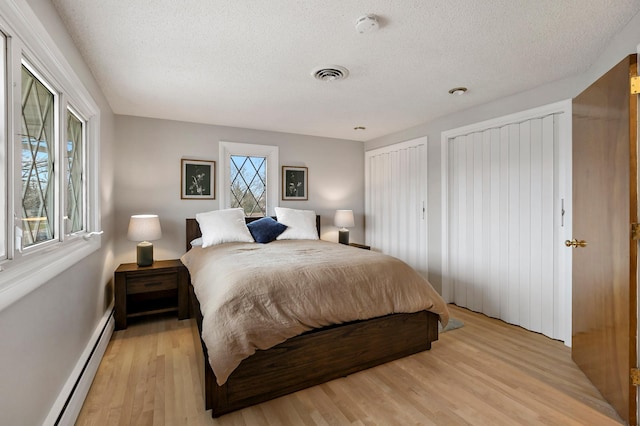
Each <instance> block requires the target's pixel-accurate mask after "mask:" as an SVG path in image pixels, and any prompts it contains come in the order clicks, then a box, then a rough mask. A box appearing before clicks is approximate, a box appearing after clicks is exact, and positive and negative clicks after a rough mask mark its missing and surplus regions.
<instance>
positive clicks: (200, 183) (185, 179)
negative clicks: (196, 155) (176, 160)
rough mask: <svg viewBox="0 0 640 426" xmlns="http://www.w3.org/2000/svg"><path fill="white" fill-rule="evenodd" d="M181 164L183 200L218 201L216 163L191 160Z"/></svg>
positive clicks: (181, 193) (181, 192)
mask: <svg viewBox="0 0 640 426" xmlns="http://www.w3.org/2000/svg"><path fill="white" fill-rule="evenodd" d="M180 164H181V170H182V173H181V178H180V198H182V199H183V200H215V199H216V162H215V161H206V160H189V159H186V158H183V159H182V160H181V161H180Z"/></svg>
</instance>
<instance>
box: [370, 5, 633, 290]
mask: <svg viewBox="0 0 640 426" xmlns="http://www.w3.org/2000/svg"><path fill="white" fill-rule="evenodd" d="M639 42H640V14H637V15H636V16H635V17H633V19H631V21H630V22H629V24H627V26H626V27H625V28H624V29H623V30H622V31H621V32H620V33H618V35H617V36H615V37H614V38H613V39H612V40H611V42H610V44H609V45H608V46H607V48H606V49H605V50H604V51H603V52H602V54H601V55H600V57H599V58H598V60H597V61H596V62H595V63H594V64H593V65H592V66H591V68H590V69H588V70H587V71H585V72H584V73H582V74H579V75H576V76H574V77H571V78H567V79H564V80H559V81H555V82H552V83H549V84H546V85H544V86H540V87H537V88H534V89H532V90H529V91H526V92H522V93H518V94H515V95H513V96H510V97H507V98H502V99H497V100H495V101H493V102H490V103H487V104H484V105H480V106H478V107H474V108H470V109H468V110H466V111H462V112H459V113H456V114H451V115H447V116H444V117H440V118H437V119H434V120H432V121H430V122H427V123H423V124H421V125H419V126H416V127H412V128H410V129H406V130H403V131H401V132H397V133H394V134H391V135H387V136H383V137H381V138H377V139H373V140H371V141H368V142H366V143H365V150H366V151H369V150H372V149H375V148H379V147H382V146H386V145H391V144H393V143H397V142H401V141H406V140H410V139H415V138H418V137H421V136H427V137H428V140H429V147H428V158H429V166H428V185H429V187H428V192H429V199H428V206H429V207H428V224H427V226H428V228H429V230H428V235H429V247H428V250H429V281H430V282H431V283H432V284H433V286H434V287H435V288H436V289H437V290H438V291H440V290H441V285H442V268H441V265H442V250H441V249H442V232H441V229H442V218H441V210H442V202H441V199H442V196H441V189H442V188H441V186H442V185H441V178H440V174H441V168H440V160H441V154H440V145H441V140H440V134H441V133H442V132H443V131H445V130H450V129H454V128H457V127H462V126H465V125H469V124H473V123H477V122H480V121H484V120H488V119H491V118H496V117H501V116H504V115H508V114H512V113H515V112H519V111H524V110H527V109H531V108H534V107H538V106H542V105H546V104H550V103H553V102H558V101H561V100H565V99H570V98H573V97H575V96H576V95H578V94H579V93H580V92H582V91H583V90H584V89H586V88H587V87H588V86H589V85H590V84H591V83H593V82H594V81H596V80H597V79H598V78H599V77H600V76H601V75H603V74H604V73H606V72H607V71H608V70H609V69H610V68H612V67H613V66H614V65H616V64H617V63H618V62H620V61H621V60H622V59H623V58H624V57H626V56H627V55H630V54H632V53H635V52H636V46H637V45H638V43H639ZM531 66H535V64H531ZM469 72H473V70H472V69H470V71H469ZM514 78H517V76H515V77H514ZM444 89H446V88H443V90H444ZM472 93H473V88H470V90H469V93H468V94H467V95H465V96H473V94H472Z"/></svg>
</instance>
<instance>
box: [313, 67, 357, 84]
mask: <svg viewBox="0 0 640 426" xmlns="http://www.w3.org/2000/svg"><path fill="white" fill-rule="evenodd" d="M311 75H313V76H314V77H315V78H316V79H317V80H321V81H336V80H344V79H345V78H347V76H348V75H349V70H348V69H346V68H345V67H341V66H340V65H330V66H328V67H322V68H317V69H315V70H313V71H311Z"/></svg>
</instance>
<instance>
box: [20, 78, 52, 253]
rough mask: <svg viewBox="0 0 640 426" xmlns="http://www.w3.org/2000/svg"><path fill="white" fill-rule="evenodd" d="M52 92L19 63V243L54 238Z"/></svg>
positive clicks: (32, 242)
mask: <svg viewBox="0 0 640 426" xmlns="http://www.w3.org/2000/svg"><path fill="white" fill-rule="evenodd" d="M54 112H55V96H54V94H53V93H52V92H51V91H50V90H49V89H48V88H47V87H46V86H45V85H44V84H43V82H42V81H40V80H39V79H38V78H37V77H36V76H34V75H33V74H32V73H31V72H30V71H29V70H28V69H27V68H26V67H25V66H23V67H22V133H21V134H22V152H21V157H22V231H23V236H22V247H23V248H24V247H29V246H32V245H34V244H38V243H41V242H44V241H48V240H52V239H54V238H55V234H56V230H55V226H54V224H55V209H56V204H55V178H54V176H55V175H54V173H53V165H54V155H55V133H54V131H55V125H54V118H55V117H54V116H55V114H54Z"/></svg>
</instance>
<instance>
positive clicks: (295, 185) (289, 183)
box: [282, 166, 308, 200]
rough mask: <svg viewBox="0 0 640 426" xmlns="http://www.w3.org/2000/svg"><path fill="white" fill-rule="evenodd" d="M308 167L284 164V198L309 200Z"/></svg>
mask: <svg viewBox="0 0 640 426" xmlns="http://www.w3.org/2000/svg"><path fill="white" fill-rule="evenodd" d="M307 180H308V178H307V168H306V167H291V166H282V199H283V200H307V199H308V196H307V193H308V192H307V190H308V185H307V183H308V182H307Z"/></svg>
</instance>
